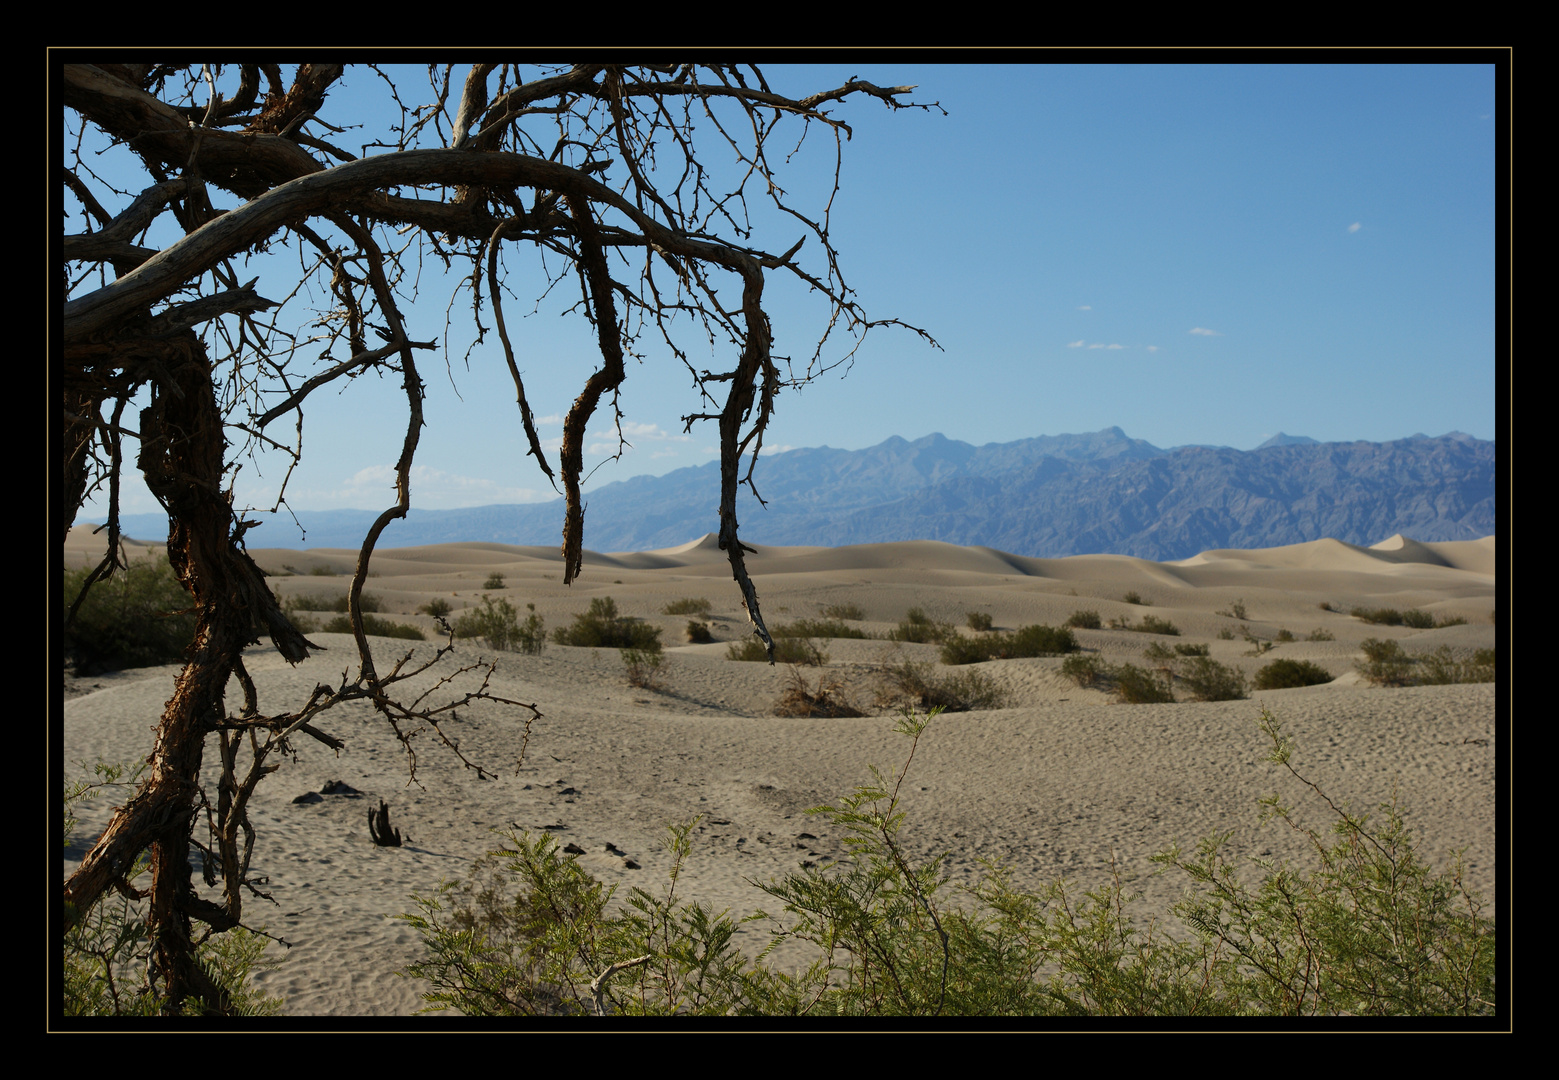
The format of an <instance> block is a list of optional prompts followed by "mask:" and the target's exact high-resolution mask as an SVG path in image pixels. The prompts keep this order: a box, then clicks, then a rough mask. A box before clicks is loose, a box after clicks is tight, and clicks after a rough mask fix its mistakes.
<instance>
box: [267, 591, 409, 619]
mask: <svg viewBox="0 0 1559 1080" xmlns="http://www.w3.org/2000/svg"><path fill="white" fill-rule="evenodd" d="M349 599H350V598H349V597H348V596H347V594H346V593H337V594H336V595H334V596H310V595H308V594H306V593H300V594H299V595H297V596H289V597H287V598H286V599H285V600H283V601H282V610H283V611H285V612H286V613H287V614H289V615H291V614H292V613H293V612H294V611H339V612H343V613H344V612H345V611H346V609H347V604H348V601H349ZM357 606H358V608H359V609H360V610H362V611H381V610H383V607H384V605H383V603H382V602H381V601H380V599H379V597H378V596H377V595H376V594H374V593H371V592H367V591H365V592H363V594H362V595H361V596H359V597H358V598H357Z"/></svg>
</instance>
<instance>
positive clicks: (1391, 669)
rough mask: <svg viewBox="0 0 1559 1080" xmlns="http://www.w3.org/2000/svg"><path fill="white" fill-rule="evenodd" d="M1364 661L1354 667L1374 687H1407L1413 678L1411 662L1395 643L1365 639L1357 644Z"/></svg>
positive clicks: (1377, 639)
mask: <svg viewBox="0 0 1559 1080" xmlns="http://www.w3.org/2000/svg"><path fill="white" fill-rule="evenodd" d="M1359 649H1360V650H1361V651H1362V652H1363V653H1364V659H1363V660H1361V661H1359V662H1358V664H1356V665H1355V666H1356V667H1357V669H1358V672H1359V674H1360V675H1363V676H1364V677H1365V678H1366V679H1368V680H1369V681H1370V682H1371V683H1372V684H1374V685H1375V686H1407V685H1408V684H1409V683H1410V682H1411V681H1412V678H1413V671H1412V667H1413V660H1412V658H1411V657H1410V656H1408V655H1407V654H1406V653H1405V652H1403V651H1402V646H1400V645H1398V644H1397V643H1396V642H1395V641H1381V640H1380V639H1379V638H1365V639H1364V640H1363V641H1361V642H1359Z"/></svg>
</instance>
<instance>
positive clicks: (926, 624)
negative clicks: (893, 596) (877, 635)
mask: <svg viewBox="0 0 1559 1080" xmlns="http://www.w3.org/2000/svg"><path fill="white" fill-rule="evenodd" d="M957 636H958V631H957V630H955V629H953V624H952V623H945V622H934V621H932V619H931V617H930V616H928V615H927V614H926V613H925V612H924V611H922V610H920V609H919V608H910V609H909V611H908V613H907V614H905V616H904V619H903V621H902V622H900V623H899V626H898V629H897V630H889V631H888V640H889V641H910V642H915V643H916V644H920V645H936V644H939V643H941V642H943V641H948V640H950V639H952V638H955V637H957Z"/></svg>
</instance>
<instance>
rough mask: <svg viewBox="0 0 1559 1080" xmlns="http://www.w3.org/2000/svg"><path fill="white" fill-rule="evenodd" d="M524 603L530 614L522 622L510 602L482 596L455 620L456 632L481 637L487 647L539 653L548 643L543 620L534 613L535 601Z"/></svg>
mask: <svg viewBox="0 0 1559 1080" xmlns="http://www.w3.org/2000/svg"><path fill="white" fill-rule="evenodd" d="M525 607H526V608H527V609H528V610H529V612H530V614H529V615H527V616H526V617H525V624H524V625H523V626H522V625H520V613H519V612H518V611H516V610H515V607H514V605H513V604H511V603H509V601H507V600H505V599H503V598H502V597H499V598H498V599H496V600H495V599H493V598H492V597H491V596H484V597H482V599H481V602H480V603H479V604H478V605H477V606H476V607H475V608H472V609H470V610H469V611H464V612H461V615H460V618H458V619H456V620H455V636H456V637H458V638H481V639H482V641H483V642H484V643H485V644H486V645H487V647H488V648H489V649H497V650H506V651H510V652H521V653H525V654H527V655H530V656H539V655H540V654H541V651H542V650H543V649H544V648H546V646H547V633H546V624H545V623H544V622H543V621H542V618H541V616H540V615H538V614H536V605H535V604H526V605H525Z"/></svg>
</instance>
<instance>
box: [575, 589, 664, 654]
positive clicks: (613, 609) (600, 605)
mask: <svg viewBox="0 0 1559 1080" xmlns="http://www.w3.org/2000/svg"><path fill="white" fill-rule="evenodd" d="M552 640H553V641H555V642H557V643H558V644H559V645H575V646H579V647H583V648H595V649H638V650H639V651H641V652H659V651H660V628H659V627H654V626H647V625H645V623H644V621H643V620H641V619H636V618H633V617H631V616H627V615H619V614H618V613H617V603H616V601H614V600H613V599H612V598H611V597H610V596H598V597H596V598H595V599H593V600H591V601H590V610H589V611H587V612H585V613H584V614H583V615H575V616H574V625H573V626H570V627H562V626H560V627H558V628H557V629H556V630H554V631H553V632H552Z"/></svg>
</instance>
